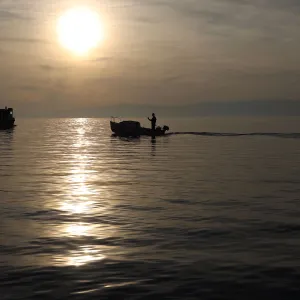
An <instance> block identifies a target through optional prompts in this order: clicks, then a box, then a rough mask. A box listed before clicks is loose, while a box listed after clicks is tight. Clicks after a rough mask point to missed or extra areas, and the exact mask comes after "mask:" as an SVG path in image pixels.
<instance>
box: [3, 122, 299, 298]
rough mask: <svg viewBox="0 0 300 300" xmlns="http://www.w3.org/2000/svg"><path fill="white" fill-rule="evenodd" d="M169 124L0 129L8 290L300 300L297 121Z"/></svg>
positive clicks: (12, 294) (23, 294)
mask: <svg viewBox="0 0 300 300" xmlns="http://www.w3.org/2000/svg"><path fill="white" fill-rule="evenodd" d="M142 121H143V123H144V124H147V122H146V120H145V119H144V120H142ZM159 121H161V122H160V123H161V124H162V125H163V124H166V125H169V126H170V131H171V132H177V134H170V135H168V136H166V137H160V138H156V140H151V138H141V139H132V140H128V139H119V138H115V137H112V136H111V132H110V128H109V120H108V119H28V120H25V119H23V120H17V125H18V126H17V127H16V128H15V129H14V130H12V131H2V132H0V200H1V201H0V294H1V296H0V298H1V300H17V299H184V300H189V299H239V300H241V299H256V298H259V299H272V300H273V299H285V300H290V299H300V253H299V250H300V203H299V202H300V120H299V119H296V118H288V119H276V118H273V119H272V118H260V119H250V118H239V119H238V118H223V119H220V118H199V119H191V120H186V119H176V120H175V119H173V120H172V119H165V120H162V119H160V120H159ZM178 132H185V134H178ZM297 132H298V133H297ZM241 134H245V135H241Z"/></svg>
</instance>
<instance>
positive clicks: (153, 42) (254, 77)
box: [0, 0, 300, 116]
mask: <svg viewBox="0 0 300 300" xmlns="http://www.w3.org/2000/svg"><path fill="white" fill-rule="evenodd" d="M82 4H84V5H85V6H86V7H89V8H90V9H92V10H94V11H96V12H97V13H99V15H100V17H101V20H102V22H103V28H104V36H105V37H104V40H103V41H102V42H101V43H99V45H98V47H97V48H95V49H93V50H92V51H91V52H90V53H88V54H87V55H85V56H83V57H77V56H76V55H74V54H72V53H70V51H67V50H66V49H64V48H63V47H62V46H61V45H60V44H59V42H58V37H57V33H56V24H57V20H58V18H59V16H60V15H61V14H63V13H64V12H65V11H66V10H67V9H69V8H72V7H74V6H78V5H82ZM299 12H300V2H299V1H298V0H285V1H282V0H280V1H279V0H251V1H250V0H123V1H120V0H102V1H100V0H98V1H96V0H85V1H84V2H80V1H70V0H60V1H58V0H52V1H48V0H39V1H36V0H35V1H33V0H26V1H25V0H0V64H1V68H0V88H1V100H0V106H5V105H7V106H10V107H14V108H15V111H17V112H18V114H19V115H20V116H63V115H64V114H68V115H70V116H72V115H76V116H78V115H80V114H81V112H82V113H83V114H93V115H97V114H99V115H101V111H106V113H107V114H109V113H110V109H111V110H113V109H114V108H118V112H120V113H122V109H121V110H120V107H124V106H126V105H130V106H128V107H132V106H134V105H137V107H143V106H145V107H150V108H152V107H164V109H167V108H168V107H171V108H172V109H174V107H175V108H176V107H177V108H178V112H180V109H181V107H182V106H184V107H187V106H190V107H191V109H192V110H195V109H196V110H197V109H199V110H201V107H202V108H203V105H206V106H207V105H216V106H218V104H220V107H223V108H224V107H226V103H231V104H230V105H232V103H236V104H237V105H239V106H240V105H241V103H247V105H248V106H249V103H250V104H251V103H253V105H256V107H258V106H257V103H266V101H267V103H268V104H267V105H270V106H276V105H279V106H278V110H280V108H282V105H283V103H287V104H286V105H287V106H289V103H292V105H291V106H290V112H291V113H295V109H299V105H298V104H299V102H300V98H299V95H300V85H299V84H298V82H299V79H300V55H299V53H300V29H299V28H300V18H299ZM298 101H299V102H298ZM278 103H279V104H278ZM201 105H202V106H201ZM228 107H230V106H228ZM273 110H274V107H273ZM275 110H276V109H275ZM227 111H228V109H227ZM271 111H272V110H271ZM287 111H289V109H288V108H287ZM221 112H222V109H220V113H221ZM193 113H195V111H193ZM111 114H114V112H113V111H112V112H111ZM187 114H188V113H187ZM299 114H300V111H299Z"/></svg>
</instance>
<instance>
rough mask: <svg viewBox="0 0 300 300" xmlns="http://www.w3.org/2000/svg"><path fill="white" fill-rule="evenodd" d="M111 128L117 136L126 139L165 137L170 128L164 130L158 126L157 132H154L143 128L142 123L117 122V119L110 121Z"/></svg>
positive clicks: (166, 127) (165, 127)
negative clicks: (143, 136)
mask: <svg viewBox="0 0 300 300" xmlns="http://www.w3.org/2000/svg"><path fill="white" fill-rule="evenodd" d="M110 128H111V131H112V132H113V133H114V134H115V135H117V136H124V137H139V136H142V135H146V136H152V137H154V136H163V135H165V133H166V131H168V130H169V127H168V126H166V125H164V126H163V128H161V127H160V126H157V127H156V128H155V130H152V129H151V128H145V127H142V126H141V124H140V122H137V121H119V122H116V118H115V117H112V118H111V120H110Z"/></svg>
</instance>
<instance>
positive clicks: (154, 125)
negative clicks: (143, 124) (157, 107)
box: [148, 113, 156, 131]
mask: <svg viewBox="0 0 300 300" xmlns="http://www.w3.org/2000/svg"><path fill="white" fill-rule="evenodd" d="M148 120H149V121H150V122H151V129H152V130H154V131H155V127H156V117H155V114H154V113H153V114H152V119H149V118H148Z"/></svg>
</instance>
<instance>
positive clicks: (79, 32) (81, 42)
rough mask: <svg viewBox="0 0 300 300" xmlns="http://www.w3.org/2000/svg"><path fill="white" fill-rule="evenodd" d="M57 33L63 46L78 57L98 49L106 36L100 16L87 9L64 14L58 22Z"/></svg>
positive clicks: (82, 8)
mask: <svg viewBox="0 0 300 300" xmlns="http://www.w3.org/2000/svg"><path fill="white" fill-rule="evenodd" d="M57 32H58V37H59V41H60V43H61V44H62V46H63V47H65V48H66V49H68V50H70V51H72V52H73V53H75V54H77V55H83V54H86V53H87V52H88V51H90V50H91V49H93V48H95V47H97V45H98V43H99V42H100V41H101V40H102V39H103V36H104V32H103V26H102V23H101V20H100V17H99V15H98V14H97V13H96V12H95V11H92V10H90V9H88V8H85V7H77V8H73V9H70V10H69V11H67V12H66V13H64V14H63V15H62V16H61V17H60V18H59V20H58V24H57Z"/></svg>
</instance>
